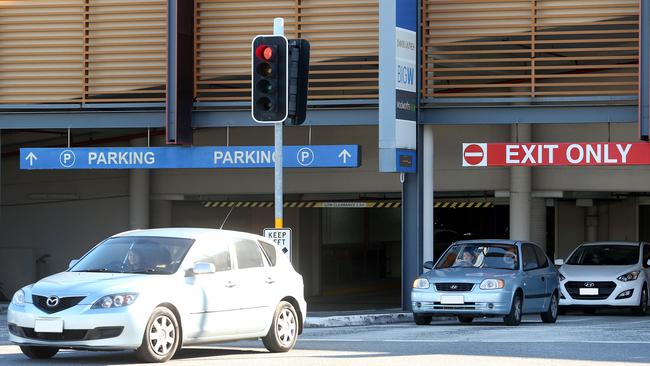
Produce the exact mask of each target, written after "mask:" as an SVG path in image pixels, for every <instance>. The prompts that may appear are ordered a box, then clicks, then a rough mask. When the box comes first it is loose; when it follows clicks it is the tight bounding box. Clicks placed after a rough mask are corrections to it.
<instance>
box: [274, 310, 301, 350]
mask: <svg viewBox="0 0 650 366" xmlns="http://www.w3.org/2000/svg"><path fill="white" fill-rule="evenodd" d="M296 329H297V325H296V318H295V317H294V316H293V312H291V310H289V309H284V310H282V312H281V313H280V315H279V316H278V321H277V325H276V330H277V334H278V340H279V341H280V343H281V344H282V345H283V346H288V345H290V344H291V343H292V342H293V339H294V337H295V336H296Z"/></svg>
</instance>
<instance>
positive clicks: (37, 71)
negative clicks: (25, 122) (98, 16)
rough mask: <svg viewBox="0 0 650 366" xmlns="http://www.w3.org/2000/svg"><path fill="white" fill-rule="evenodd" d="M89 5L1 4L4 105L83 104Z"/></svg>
mask: <svg viewBox="0 0 650 366" xmlns="http://www.w3.org/2000/svg"><path fill="white" fill-rule="evenodd" d="M83 34H84V32H83V1H80V0H68V1H61V0H29V1H25V0H23V1H6V0H3V1H0V103H3V104H4V103H12V104H27V103H70V102H79V101H80V99H81V98H80V97H81V91H82V90H83V89H82V88H83V86H82V82H83V79H82V77H81V75H82V69H83V53H82V49H83Z"/></svg>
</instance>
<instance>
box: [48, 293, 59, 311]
mask: <svg viewBox="0 0 650 366" xmlns="http://www.w3.org/2000/svg"><path fill="white" fill-rule="evenodd" d="M45 304H46V305H47V306H48V307H50V308H55V307H57V306H58V305H59V298H58V297H56V296H50V297H48V298H47V301H45Z"/></svg>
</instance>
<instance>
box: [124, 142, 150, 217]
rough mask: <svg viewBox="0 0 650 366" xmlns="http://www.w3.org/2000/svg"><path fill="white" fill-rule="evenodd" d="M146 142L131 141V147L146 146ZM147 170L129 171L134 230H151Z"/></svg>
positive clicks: (131, 214) (130, 203)
mask: <svg viewBox="0 0 650 366" xmlns="http://www.w3.org/2000/svg"><path fill="white" fill-rule="evenodd" d="M145 145H146V141H143V140H142V139H137V140H133V141H131V146H145ZM149 181H150V173H149V170H147V169H131V170H130V171H129V227H130V228H131V229H132V230H133V229H148V228H149V190H150V188H149V183H150V182H149Z"/></svg>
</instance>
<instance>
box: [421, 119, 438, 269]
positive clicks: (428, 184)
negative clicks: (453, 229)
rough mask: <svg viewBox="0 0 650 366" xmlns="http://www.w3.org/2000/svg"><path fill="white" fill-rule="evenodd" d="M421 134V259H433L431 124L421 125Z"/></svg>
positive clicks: (432, 136)
mask: <svg viewBox="0 0 650 366" xmlns="http://www.w3.org/2000/svg"><path fill="white" fill-rule="evenodd" d="M423 130H424V131H423V136H422V157H423V161H422V189H423V191H422V246H423V248H422V260H423V261H425V262H426V261H432V260H433V247H434V245H435V243H434V242H433V237H434V232H435V228H434V227H433V221H434V219H433V193H434V189H435V187H434V184H433V166H434V156H433V141H434V135H433V125H425V126H424V127H423Z"/></svg>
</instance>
